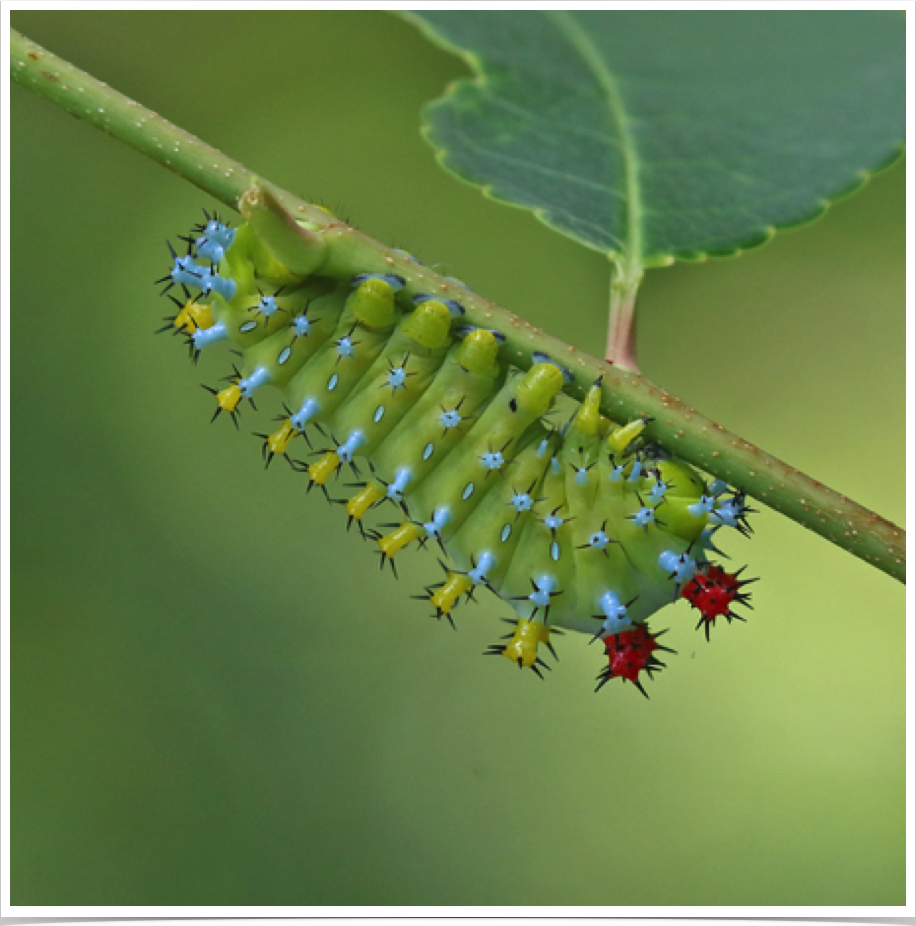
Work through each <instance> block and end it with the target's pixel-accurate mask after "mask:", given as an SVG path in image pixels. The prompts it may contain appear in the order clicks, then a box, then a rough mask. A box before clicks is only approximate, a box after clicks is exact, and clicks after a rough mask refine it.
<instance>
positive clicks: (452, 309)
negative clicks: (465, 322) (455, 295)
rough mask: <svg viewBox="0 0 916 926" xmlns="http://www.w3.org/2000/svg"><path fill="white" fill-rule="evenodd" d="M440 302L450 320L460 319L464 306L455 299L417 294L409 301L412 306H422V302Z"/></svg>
mask: <svg viewBox="0 0 916 926" xmlns="http://www.w3.org/2000/svg"><path fill="white" fill-rule="evenodd" d="M431 300H434V301H435V302H441V303H442V304H443V305H444V306H445V307H446V308H447V309H448V311H449V315H451V316H452V318H461V316H462V315H464V306H463V305H462V304H461V303H460V302H458V301H456V300H455V299H440V298H439V297H438V296H430V295H429V293H417V295H416V296H414V297H413V299H412V300H411V301H412V302H413V304H414V305H423V303H424V302H430V301H431Z"/></svg>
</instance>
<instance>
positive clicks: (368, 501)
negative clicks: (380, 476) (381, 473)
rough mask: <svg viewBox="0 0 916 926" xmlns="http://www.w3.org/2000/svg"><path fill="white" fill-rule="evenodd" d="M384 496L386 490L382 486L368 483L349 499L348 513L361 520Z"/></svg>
mask: <svg viewBox="0 0 916 926" xmlns="http://www.w3.org/2000/svg"><path fill="white" fill-rule="evenodd" d="M384 497H385V490H384V489H383V488H382V487H381V486H379V485H377V484H375V483H371V482H370V483H367V484H366V485H365V486H364V487H363V488H362V489H360V491H359V492H357V493H356V495H354V496H353V498H351V499H349V500H348V501H347V514H348V515H350V517H351V518H356V520H357V521H359V520H360V519H361V518H362V516H363V515H364V514H365V513H366V512H367V511H368V510H369V509H370V508H371V507H372V506H373V505H374V504H375V503H376V502H378V501H381V499H383V498H384Z"/></svg>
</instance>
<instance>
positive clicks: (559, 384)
mask: <svg viewBox="0 0 916 926" xmlns="http://www.w3.org/2000/svg"><path fill="white" fill-rule="evenodd" d="M562 388H563V374H562V373H561V372H560V370H559V368H558V367H555V366H554V365H553V364H552V363H536V364H535V365H534V366H533V367H532V368H531V369H530V370H528V372H527V373H526V374H525V375H524V376H523V377H522V378H521V379H520V380H519V384H518V387H517V389H516V393H515V401H516V402H517V403H518V405H519V407H520V408H523V409H525V410H526V411H527V412H528V413H529V414H533V415H543V414H545V413H546V412H548V411H549V410H550V407H551V405H553V400H554V397H555V396H556V394H557V393H558V392H559V391H560V390H561V389H562Z"/></svg>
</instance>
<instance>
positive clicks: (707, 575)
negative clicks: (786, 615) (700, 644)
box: [681, 563, 754, 640]
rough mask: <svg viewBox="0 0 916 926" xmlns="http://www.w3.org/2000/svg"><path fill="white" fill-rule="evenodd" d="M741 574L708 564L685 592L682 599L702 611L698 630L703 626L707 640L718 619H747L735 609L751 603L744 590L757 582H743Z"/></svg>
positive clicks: (688, 583)
mask: <svg viewBox="0 0 916 926" xmlns="http://www.w3.org/2000/svg"><path fill="white" fill-rule="evenodd" d="M740 574H741V570H739V571H738V572H737V573H728V572H726V571H725V570H724V569H723V568H722V567H721V566H717V565H715V564H714V563H708V564H707V565H705V566H703V567H701V569H700V571H698V572H697V574H696V575H695V576H694V577H693V578H692V579H691V580H690V581H689V582H687V583H686V584H685V585H684V587H683V588H682V589H681V597H682V598H686V599H687V600H688V601H689V602H690V604H691V606H692V607H694V608H696V609H697V610H698V611H699V612H700V615H701V616H700V621H699V623H698V624H697V628H700V627H703V629H704V631H705V633H706V639H707V640H708V639H709V628H710V626H711V625H713V624H715V622H716V618H717V617H724V618H725V619H726V620H727V621H728V622H729V623H731V621H732V620H744V618H743V617H740V616H739V615H737V614H735V613H734V612H733V611H732V609H731V608H732V605H733V604H735V603H736V602H737V603H738V604H745V605H746V604H747V603H748V600H749V598H750V595H748V594H747V593H746V592H742V591H741V587H742V586H744V585H747V584H748V583H749V582H753V581H754V580H753V579H745V580H742V579H739V575H740Z"/></svg>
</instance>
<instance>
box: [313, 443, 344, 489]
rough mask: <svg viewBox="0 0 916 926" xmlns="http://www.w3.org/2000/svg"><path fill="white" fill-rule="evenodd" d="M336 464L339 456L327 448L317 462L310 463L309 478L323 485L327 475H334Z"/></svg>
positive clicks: (338, 464) (338, 461) (338, 462)
mask: <svg viewBox="0 0 916 926" xmlns="http://www.w3.org/2000/svg"><path fill="white" fill-rule="evenodd" d="M338 466H340V457H339V456H337V454H336V453H334V451H333V450H329V451H328V452H327V453H326V454H325V455H324V456H323V457H322V458H321V459H320V460H319V461H318V462H317V463H312V465H311V466H310V467H309V479H311V480H312V482H317V483H318V485H320V486H323V485H324V484H325V483H326V482H327V481H328V479H329V477H331V476H333V475H334V473H335V472H336V471H337V467H338Z"/></svg>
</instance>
